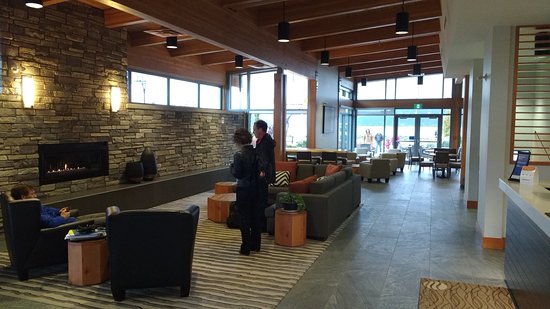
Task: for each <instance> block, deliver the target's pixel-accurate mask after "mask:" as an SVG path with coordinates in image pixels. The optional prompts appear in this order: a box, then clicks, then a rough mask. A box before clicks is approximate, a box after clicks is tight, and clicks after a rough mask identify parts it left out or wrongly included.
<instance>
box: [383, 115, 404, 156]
mask: <svg viewBox="0 0 550 309" xmlns="http://www.w3.org/2000/svg"><path fill="white" fill-rule="evenodd" d="M393 118H394V117H393V115H387V116H386V129H385V131H384V132H385V134H384V137H385V138H386V139H385V143H384V145H385V146H386V151H388V149H393V148H397V149H399V142H400V139H399V136H398V137H397V141H396V146H395V147H394V138H395V137H394V136H393Z"/></svg>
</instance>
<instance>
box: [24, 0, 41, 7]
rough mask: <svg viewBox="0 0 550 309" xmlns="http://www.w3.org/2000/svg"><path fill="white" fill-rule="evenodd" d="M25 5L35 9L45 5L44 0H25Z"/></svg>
mask: <svg viewBox="0 0 550 309" xmlns="http://www.w3.org/2000/svg"><path fill="white" fill-rule="evenodd" d="M25 5H26V6H28V7H30V8H33V9H41V8H43V7H44V4H43V3H42V0H32V1H31V0H27V1H25Z"/></svg>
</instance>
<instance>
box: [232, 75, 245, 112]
mask: <svg viewBox="0 0 550 309" xmlns="http://www.w3.org/2000/svg"><path fill="white" fill-rule="evenodd" d="M230 83H231V85H230V87H231V88H230V89H231V90H230V95H231V100H230V101H231V102H230V106H229V109H236V110H238V109H240V110H247V109H248V100H247V98H248V74H247V73H242V74H233V75H231V76H230Z"/></svg>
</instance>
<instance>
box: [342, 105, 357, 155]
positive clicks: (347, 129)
mask: <svg viewBox="0 0 550 309" xmlns="http://www.w3.org/2000/svg"><path fill="white" fill-rule="evenodd" d="M352 116H353V113H352V109H350V108H341V109H340V119H339V121H338V148H340V149H345V150H351V146H352V145H351V126H352V123H353V122H352Z"/></svg>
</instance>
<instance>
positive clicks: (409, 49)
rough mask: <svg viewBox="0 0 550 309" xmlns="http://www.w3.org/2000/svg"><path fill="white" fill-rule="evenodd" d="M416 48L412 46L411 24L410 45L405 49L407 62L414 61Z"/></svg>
mask: <svg viewBox="0 0 550 309" xmlns="http://www.w3.org/2000/svg"><path fill="white" fill-rule="evenodd" d="M417 54H418V47H417V46H416V45H414V24H412V36H411V45H409V47H407V61H416V56H417Z"/></svg>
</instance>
